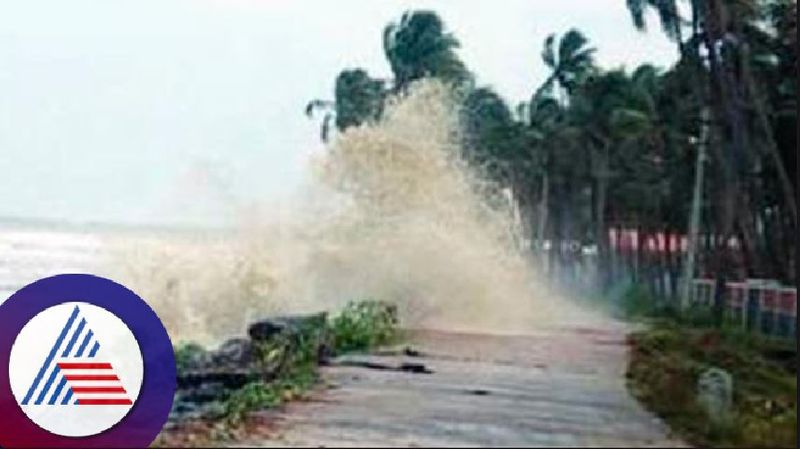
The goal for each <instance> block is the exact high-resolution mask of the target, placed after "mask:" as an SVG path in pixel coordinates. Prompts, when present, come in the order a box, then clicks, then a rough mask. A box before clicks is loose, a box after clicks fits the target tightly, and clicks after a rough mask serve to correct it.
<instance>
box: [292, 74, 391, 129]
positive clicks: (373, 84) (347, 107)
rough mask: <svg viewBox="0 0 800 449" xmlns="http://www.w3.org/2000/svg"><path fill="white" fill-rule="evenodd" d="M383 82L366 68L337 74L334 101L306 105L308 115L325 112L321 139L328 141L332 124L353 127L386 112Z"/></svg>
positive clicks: (338, 127) (339, 126)
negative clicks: (384, 110)
mask: <svg viewBox="0 0 800 449" xmlns="http://www.w3.org/2000/svg"><path fill="white" fill-rule="evenodd" d="M384 95H385V93H384V83H383V81H381V80H378V79H374V78H371V77H370V76H369V74H368V73H367V72H366V71H365V70H363V69H349V70H344V71H342V72H341V73H339V75H338V76H337V77H336V84H335V88H334V100H333V101H331V100H320V99H315V100H312V101H310V102H309V103H308V105H307V106H306V115H308V116H309V117H312V116H313V115H314V114H315V113H316V112H319V111H322V112H323V113H324V115H323V119H322V125H321V132H320V134H321V138H322V141H323V142H327V141H328V138H329V136H330V125H331V122H334V123H335V125H336V129H337V130H339V131H344V130H345V129H347V128H349V127H351V126H358V125H360V124H361V123H364V122H367V121H371V120H375V119H377V118H378V117H380V115H381V113H382V111H383V99H384Z"/></svg>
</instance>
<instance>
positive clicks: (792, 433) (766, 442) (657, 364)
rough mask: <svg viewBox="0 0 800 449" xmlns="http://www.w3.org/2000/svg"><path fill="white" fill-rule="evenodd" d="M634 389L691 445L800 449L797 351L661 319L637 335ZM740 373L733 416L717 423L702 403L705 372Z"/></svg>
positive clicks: (632, 373)
mask: <svg viewBox="0 0 800 449" xmlns="http://www.w3.org/2000/svg"><path fill="white" fill-rule="evenodd" d="M630 342H631V346H632V352H631V362H630V365H629V368H628V373H627V376H628V380H629V387H630V389H631V391H632V392H633V393H634V395H635V396H636V397H637V398H639V400H641V401H642V402H643V403H644V404H645V405H646V406H647V407H648V408H650V409H652V410H653V411H654V412H656V413H657V414H658V415H659V416H661V417H662V418H663V419H665V420H666V421H667V422H668V423H669V424H670V425H671V427H672V428H673V429H675V430H677V431H678V432H679V433H680V434H681V435H682V436H684V437H685V438H686V439H687V440H688V441H689V442H691V443H693V444H696V445H699V446H706V447H709V446H710V447H794V444H795V442H796V435H797V421H796V419H797V403H796V397H797V378H796V369H797V347H796V345H787V344H786V343H785V342H783V343H781V342H776V341H772V340H767V339H762V338H758V337H755V336H751V335H746V334H742V333H737V332H731V331H727V330H724V329H723V330H719V329H711V328H699V327H689V326H686V325H684V324H677V323H675V322H672V321H661V322H659V323H658V324H657V325H656V326H654V327H653V328H652V329H650V330H647V331H643V332H638V333H635V334H633V335H632V336H631V338H630ZM712 366H713V367H719V368H722V369H724V370H726V371H728V372H729V373H730V374H731V375H732V376H733V379H734V380H733V385H734V398H733V399H734V405H733V418H732V421H731V423H730V424H729V425H715V424H712V421H711V420H710V419H709V417H708V416H706V414H705V413H704V411H703V410H702V408H701V407H700V406H699V405H698V403H697V402H696V396H695V394H696V393H695V392H696V384H697V379H698V377H699V375H700V374H701V373H702V372H703V371H705V370H706V369H708V368H710V367H712Z"/></svg>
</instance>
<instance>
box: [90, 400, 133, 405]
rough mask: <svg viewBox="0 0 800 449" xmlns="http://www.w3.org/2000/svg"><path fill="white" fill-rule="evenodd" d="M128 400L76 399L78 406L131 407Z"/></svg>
mask: <svg viewBox="0 0 800 449" xmlns="http://www.w3.org/2000/svg"><path fill="white" fill-rule="evenodd" d="M131 404H133V402H131V400H130V399H78V405H131Z"/></svg>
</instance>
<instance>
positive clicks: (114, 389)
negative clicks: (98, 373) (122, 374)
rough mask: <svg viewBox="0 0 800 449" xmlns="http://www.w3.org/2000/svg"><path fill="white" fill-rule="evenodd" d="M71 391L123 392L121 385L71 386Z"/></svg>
mask: <svg viewBox="0 0 800 449" xmlns="http://www.w3.org/2000/svg"><path fill="white" fill-rule="evenodd" d="M72 392H73V393H75V394H78V393H125V388H123V387H72Z"/></svg>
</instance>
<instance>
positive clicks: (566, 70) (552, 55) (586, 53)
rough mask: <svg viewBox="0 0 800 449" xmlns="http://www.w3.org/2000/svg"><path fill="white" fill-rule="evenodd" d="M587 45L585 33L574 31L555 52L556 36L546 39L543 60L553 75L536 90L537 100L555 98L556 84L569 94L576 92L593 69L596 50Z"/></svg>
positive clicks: (568, 32) (552, 35)
mask: <svg viewBox="0 0 800 449" xmlns="http://www.w3.org/2000/svg"><path fill="white" fill-rule="evenodd" d="M588 42H589V41H588V40H587V39H586V36H584V35H583V33H581V32H580V31H578V30H576V29H574V28H573V29H570V30H569V31H567V32H566V33H565V34H564V36H563V37H562V38H561V39H560V40H559V41H558V49H557V50H556V48H555V45H556V35H555V34H551V35H549V36H547V38H546V39H545V41H544V48H543V49H542V61H544V64H545V65H546V66H547V67H548V68H549V69H550V76H548V77H547V79H546V80H545V82H544V83H542V85H541V86H540V87H539V88H538V89H537V90H536V93H534V95H533V97H534V98H536V97H541V96H543V95H552V94H553V88H554V87H555V86H556V84H557V85H558V87H560V88H562V89H564V90H565V91H566V92H567V94H570V93H572V91H574V90H575V88H576V87H577V86H578V84H579V83H580V82H581V81H582V80H583V79H584V78H585V77H586V75H588V74H589V73H590V72H591V71H592V70H593V67H594V53H595V48H593V47H587V44H588Z"/></svg>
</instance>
